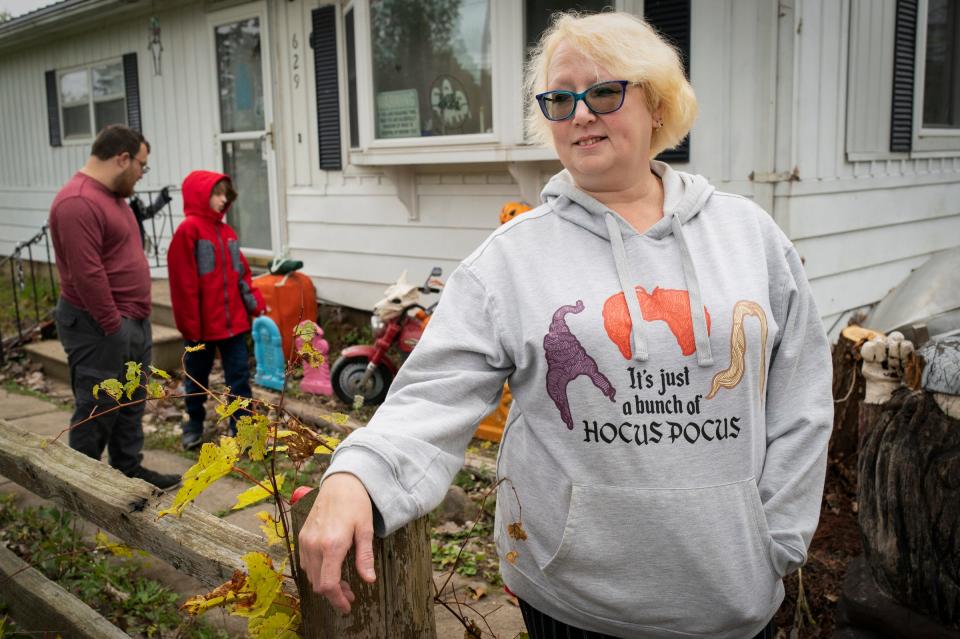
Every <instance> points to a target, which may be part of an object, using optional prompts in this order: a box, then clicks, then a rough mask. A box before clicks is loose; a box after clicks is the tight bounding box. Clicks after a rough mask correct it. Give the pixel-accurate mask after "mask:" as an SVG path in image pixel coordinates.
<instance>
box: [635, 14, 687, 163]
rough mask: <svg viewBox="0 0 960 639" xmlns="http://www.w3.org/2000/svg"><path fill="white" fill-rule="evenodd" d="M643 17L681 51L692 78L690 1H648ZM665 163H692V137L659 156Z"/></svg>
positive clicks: (685, 70) (682, 60)
mask: <svg viewBox="0 0 960 639" xmlns="http://www.w3.org/2000/svg"><path fill="white" fill-rule="evenodd" d="M643 17H644V18H645V19H646V21H647V22H649V23H650V26H652V27H653V28H654V29H656V30H657V31H658V32H660V35H662V36H663V37H664V38H666V39H667V40H668V41H669V42H670V43H671V44H673V45H674V46H675V47H677V49H678V50H679V51H680V59H681V62H683V70H684V73H685V74H686V76H687V78H688V79H689V78H690V0H646V2H644V3H643ZM657 159H658V160H663V161H664V162H689V161H690V135H689V134H688V135H687V137H685V138H683V141H682V142H681V143H680V144H679V145H678V146H677V148H675V149H668V150H666V151H664V152H663V153H661V154H660V155H658V156H657Z"/></svg>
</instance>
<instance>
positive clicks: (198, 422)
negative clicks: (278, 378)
mask: <svg viewBox="0 0 960 639" xmlns="http://www.w3.org/2000/svg"><path fill="white" fill-rule="evenodd" d="M247 335H249V333H241V334H240V335H234V336H233V337H230V338H228V339H223V340H219V341H208V342H204V344H206V348H204V349H203V350H202V351H194V352H192V353H187V355H186V358H185V360H184V368H185V369H186V371H187V373H188V374H189V375H190V377H193V379H195V380H197V381H198V382H199V383H201V384H203V385H204V386H205V387H207V388H210V383H209V382H210V369H211V368H213V359H214V356H215V355H216V353H217V352H218V351H219V353H220V360H221V362H222V363H223V378H224V379H223V381H224V383H225V384H226V385H227V386H229V387H230V394H231V395H237V396H239V397H252V396H253V393H252V392H251V390H250V364H249V351H248V350H247ZM197 343H198V342H187V346H194V345H196V344H197ZM190 377H186V378H185V379H184V380H183V387H184V389H185V390H186V391H187V394H190V393H199V392H202V390H203V389H201V388H200V387H199V386H197V385H196V384H195V383H194V382H193V380H191V379H190ZM184 401H185V402H186V404H187V415H189V416H190V421H188V422H187V423H186V424H185V425H184V427H183V432H184V433H185V434H186V433H195V434H197V435H201V434H203V420H204V419H205V418H206V409H205V408H204V406H203V405H204V403H205V402H206V401H207V398H206V397H205V396H203V395H196V396H193V397H187V398H185V399H184ZM237 414H239V415H240V416H242V415H243V414H245V413H243V412H239V411H238V413H237ZM230 430H231V431H236V419H235V418H231V420H230Z"/></svg>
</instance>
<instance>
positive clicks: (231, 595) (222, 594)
mask: <svg viewBox="0 0 960 639" xmlns="http://www.w3.org/2000/svg"><path fill="white" fill-rule="evenodd" d="M246 583H247V576H246V575H245V574H243V571H241V570H237V571H236V572H234V573H233V577H232V578H231V579H230V581H228V582H226V583H223V584H220V585H219V586H217V587H216V588H214V589H213V590H211V591H210V592H208V593H207V594H205V595H196V596H194V597H190V598H189V599H187V600H186V601H185V602H184V603H183V605H182V606H180V610H183V611H184V612H186V613H187V614H189V615H199V614H202V613H204V612H206V611H207V610H209V609H211V608H217V607H221V606H222V607H226V606H230V605H232V604H235V603H236V602H237V601H242V600H244V599H249V598H250V597H251V595H250V593H243V592H242V590H243V587H244V585H246Z"/></svg>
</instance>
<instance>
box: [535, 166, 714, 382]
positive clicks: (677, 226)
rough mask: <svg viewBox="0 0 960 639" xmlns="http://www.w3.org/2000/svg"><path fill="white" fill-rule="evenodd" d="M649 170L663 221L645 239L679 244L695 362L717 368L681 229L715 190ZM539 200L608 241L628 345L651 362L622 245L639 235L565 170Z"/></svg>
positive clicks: (696, 178)
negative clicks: (658, 188)
mask: <svg viewBox="0 0 960 639" xmlns="http://www.w3.org/2000/svg"><path fill="white" fill-rule="evenodd" d="M650 169H651V170H652V171H653V173H654V174H655V175H657V176H658V177H659V178H660V179H661V181H662V182H663V219H661V220H659V221H658V222H657V223H656V224H654V225H653V226H651V227H650V228H649V229H647V231H646V232H645V233H643V235H644V236H645V237H649V238H651V239H653V240H656V241H667V240H670V238H671V237H672V238H673V240H675V241H676V242H677V244H678V245H679V248H680V255H681V267H682V268H683V277H684V280H685V281H686V285H687V291H688V292H689V300H690V317H691V318H692V320H693V334H694V341H695V343H696V348H697V363H698V364H699V365H700V366H713V353H712V350H711V348H710V339H709V333H708V330H707V318H706V313H705V311H704V308H703V301H702V300H703V296H702V294H701V291H700V281H699V278H698V276H697V269H696V267H695V265H694V263H693V259H692V257H691V255H690V249H689V247H688V246H687V242H686V239H685V238H684V235H683V225H684V224H686V223H688V222H689V221H690V220H692V219H693V218H694V217H696V216H697V215H698V214H699V213H700V211H701V210H703V207H704V206H705V205H706V203H707V201H708V200H709V199H710V196H712V195H713V191H714V188H713V186H712V185H711V184H710V183H709V182H708V181H707V179H706V178H705V177H703V176H702V175H691V174H689V173H681V172H679V171H674V170H673V169H672V168H670V166H669V165H667V164H665V163H663V162H658V161H657V160H652V161H651V162H650ZM540 197H541V199H542V200H543V202H544V203H546V204H549V205H550V207H551V208H552V209H553V210H554V211H555V212H556V214H557V215H558V216H560V217H561V218H563V219H564V220H567V221H568V222H571V223H573V224H576V225H577V226H580V227H583V228H584V229H586V230H588V231H590V232H591V233H593V234H594V235H597V236H599V237H601V238H603V239H605V240H607V241H608V242H610V252H611V254H612V257H613V262H614V265H615V267H616V269H617V277H618V278H619V280H620V286H621V288H622V290H623V294H624V298H625V299H626V302H627V310H628V311H629V313H630V322H631V324H632V328H631V333H630V341H631V347H632V352H633V356H634V358H635V359H636V360H637V361H640V362H645V361H647V359H648V358H649V349H648V348H647V340H646V336H645V335H644V330H643V324H644V321H643V315H642V313H641V310H640V302H639V301H638V300H637V296H636V294H634V293H633V285H632V284H631V282H634V281H636V280H635V279H634V277H633V274H632V273H631V272H630V263H629V262H628V260H627V258H626V250H625V249H624V245H623V242H624V237H627V238H628V239H630V238H631V237H636V236H639V235H641V234H640V233H638V232H637V230H636V229H635V228H634V227H633V226H631V225H630V224H629V223H628V222H627V221H626V220H624V219H623V218H622V217H621V216H620V215H618V214H617V213H615V212H614V211H611V210H610V209H609V208H607V207H606V206H605V205H604V204H603V203H601V202H600V201H598V200H597V199H595V198H593V197H591V196H590V195H587V194H586V193H584V192H583V191H581V190H580V189H579V188H577V186H576V185H575V184H574V183H573V177H572V176H571V175H570V172H569V171H567V170H566V169H564V170H563V171H561V172H560V173H558V174H556V175H555V176H553V177H552V178H551V179H550V181H549V182H547V185H546V186H545V187H544V189H543V192H542V193H541V196H540ZM584 211H586V213H587V214H586V215H584Z"/></svg>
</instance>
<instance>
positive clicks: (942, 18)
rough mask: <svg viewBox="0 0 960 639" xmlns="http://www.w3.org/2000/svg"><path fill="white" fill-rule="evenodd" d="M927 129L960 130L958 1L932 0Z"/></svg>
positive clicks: (925, 109) (925, 107)
mask: <svg viewBox="0 0 960 639" xmlns="http://www.w3.org/2000/svg"><path fill="white" fill-rule="evenodd" d="M923 126H924V128H932V129H958V128H960V6H958V3H957V2H955V1H954V0H929V5H928V9H927V46H926V60H925V73H924V79H923Z"/></svg>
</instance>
